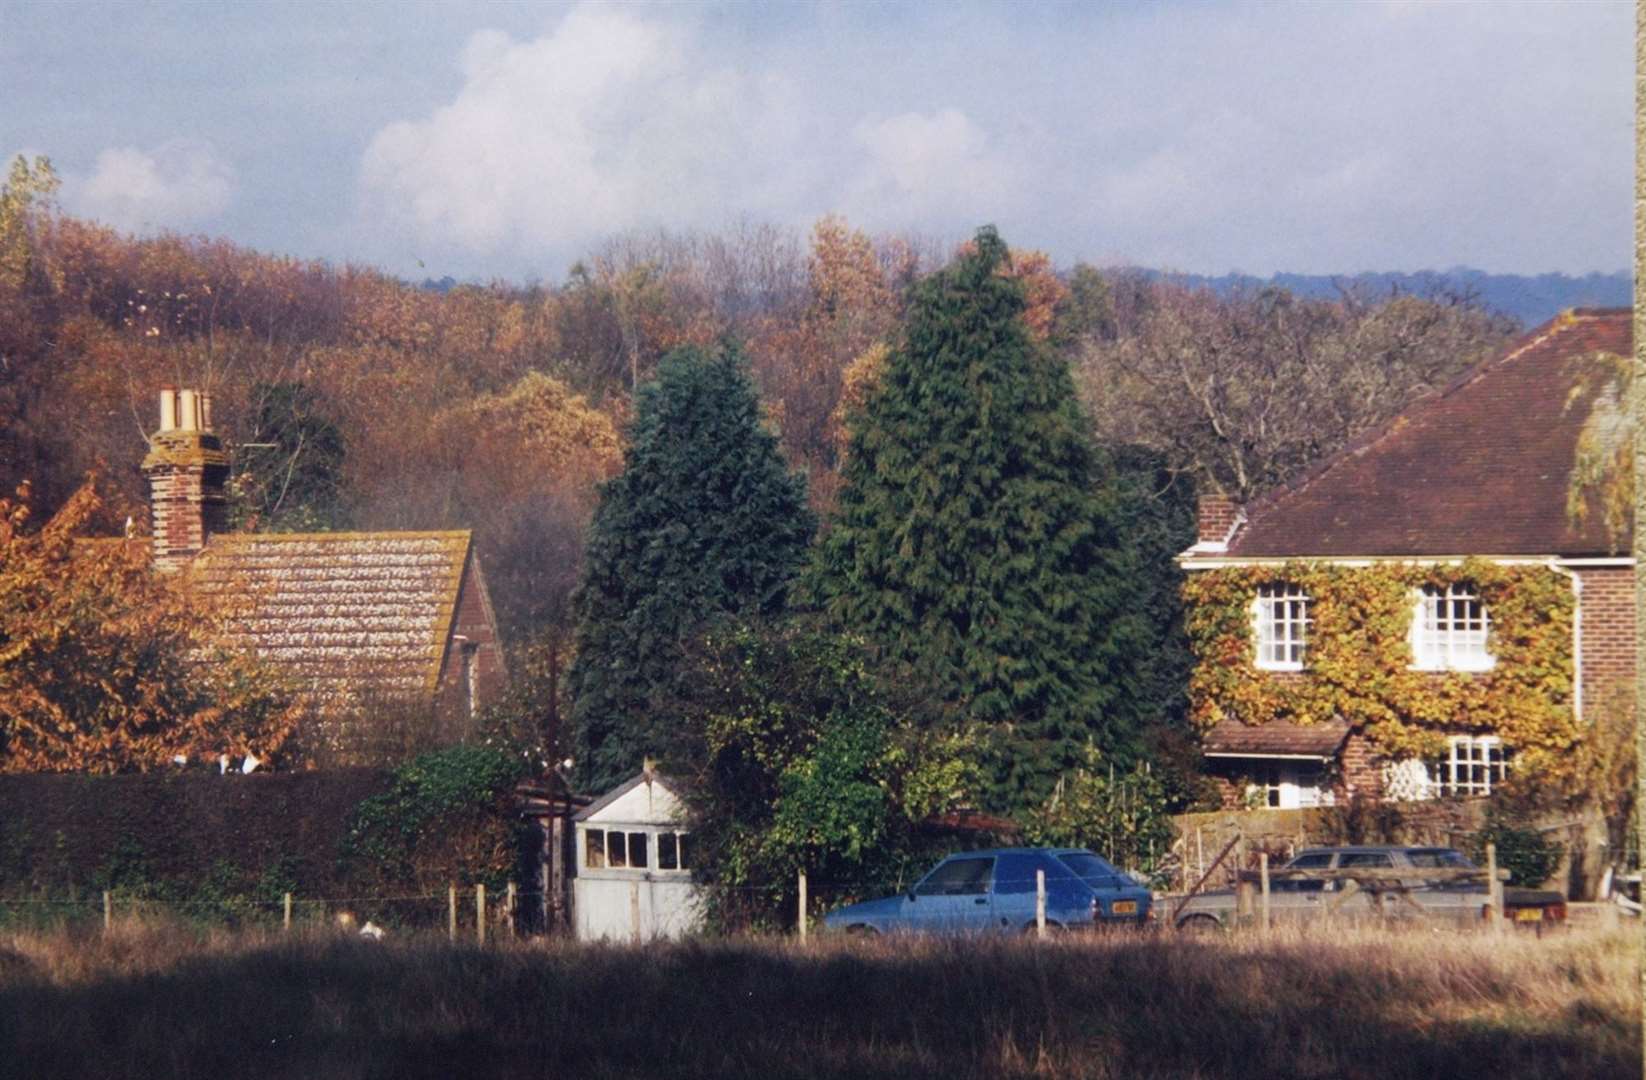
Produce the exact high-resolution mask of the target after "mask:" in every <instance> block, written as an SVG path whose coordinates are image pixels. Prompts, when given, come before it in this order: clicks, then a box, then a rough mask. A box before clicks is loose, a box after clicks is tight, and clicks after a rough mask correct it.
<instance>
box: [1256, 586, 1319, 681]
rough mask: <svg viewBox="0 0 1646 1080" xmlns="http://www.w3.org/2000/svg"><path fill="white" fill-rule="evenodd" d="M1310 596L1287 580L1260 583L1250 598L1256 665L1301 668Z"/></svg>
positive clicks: (1276, 668)
mask: <svg viewBox="0 0 1646 1080" xmlns="http://www.w3.org/2000/svg"><path fill="white" fill-rule="evenodd" d="M1309 604H1310V599H1309V596H1308V594H1307V593H1305V592H1304V591H1303V589H1302V588H1301V587H1300V586H1297V585H1292V584H1289V583H1287V582H1276V583H1274V584H1272V585H1261V586H1259V587H1258V590H1257V599H1256V600H1255V601H1254V602H1253V607H1252V619H1253V622H1254V624H1255V627H1256V637H1257V666H1258V667H1260V668H1265V669H1267V670H1269V671H1302V670H1303V653H1304V650H1305V649H1306V648H1307V647H1308V643H1309V624H1310V622H1311V621H1312V620H1311V619H1310V617H1309Z"/></svg>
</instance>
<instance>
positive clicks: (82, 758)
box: [0, 480, 301, 773]
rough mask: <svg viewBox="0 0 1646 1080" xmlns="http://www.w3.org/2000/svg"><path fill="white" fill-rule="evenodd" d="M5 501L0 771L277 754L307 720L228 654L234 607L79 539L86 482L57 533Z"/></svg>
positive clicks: (129, 555) (131, 766)
mask: <svg viewBox="0 0 1646 1080" xmlns="http://www.w3.org/2000/svg"><path fill="white" fill-rule="evenodd" d="M29 502H30V500H29V491H28V488H27V486H25V487H24V488H22V489H21V490H20V492H19V494H18V497H17V498H16V499H15V500H12V499H4V498H0V772H94V773H109V772H121V771H127V770H135V771H142V770H148V769H156V768H171V767H174V762H175V761H176V759H178V758H181V759H183V760H185V761H188V760H193V761H201V760H206V759H215V758H216V757H217V755H218V754H220V753H233V754H235V755H236V756H237V757H239V756H243V755H245V754H248V753H255V754H257V755H258V756H259V757H261V758H262V759H264V760H268V759H270V758H274V757H276V756H278V755H279V754H280V753H281V751H282V750H283V749H284V748H285V747H286V745H287V743H288V741H289V740H290V739H291V738H292V736H293V734H294V732H295V731H296V729H297V724H298V720H299V718H300V716H301V709H300V706H299V704H298V702H297V699H296V697H295V695H294V694H293V693H291V691H290V688H289V687H287V686H285V685H284V684H283V682H282V680H281V679H280V678H279V677H278V676H277V675H276V674H275V673H274V672H272V671H271V670H270V669H268V668H267V666H266V665H261V664H259V663H257V662H256V661H255V660H253V659H252V658H249V657H246V656H243V655H238V654H234V653H232V652H230V651H228V650H227V649H226V648H225V647H224V642H223V635H222V626H223V624H222V619H223V616H224V615H225V614H226V610H225V604H227V603H229V602H230V601H223V602H218V601H216V600H208V599H206V598H203V597H201V596H200V595H199V594H198V593H197V592H195V591H193V590H191V589H189V588H188V585H187V582H186V580H185V581H183V582H179V581H178V580H174V579H169V578H166V577H164V576H162V575H159V574H156V573H155V572H154V570H153V568H152V567H151V566H150V560H149V554H148V550H147V545H145V544H141V543H137V542H134V541H130V540H123V539H111V540H104V541H98V542H95V543H84V542H81V540H80V534H81V532H82V531H83V529H84V528H85V525H86V523H87V522H88V521H89V520H90V519H91V518H92V517H93V516H95V514H96V513H97V511H98V509H99V507H100V505H101V499H100V496H99V494H98V492H97V489H96V485H95V483H94V481H93V480H87V481H86V482H85V483H84V484H83V485H82V486H81V487H80V489H79V490H78V491H77V492H76V493H75V495H74V496H73V497H72V498H71V499H70V500H69V501H68V502H67V503H66V504H64V505H63V506H62V507H61V508H60V509H59V510H58V511H57V513H56V514H54V515H53V516H52V518H51V519H50V520H49V521H47V522H46V523H45V525H44V526H43V527H42V528H40V529H38V530H32V529H28V528H26V526H27V524H28V518H29V514H30V506H29Z"/></svg>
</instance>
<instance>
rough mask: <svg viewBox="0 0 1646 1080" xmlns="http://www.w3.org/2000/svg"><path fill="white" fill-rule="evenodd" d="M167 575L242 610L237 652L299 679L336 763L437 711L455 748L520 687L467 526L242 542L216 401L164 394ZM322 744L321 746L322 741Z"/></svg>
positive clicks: (158, 470) (151, 455)
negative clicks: (231, 515) (390, 721)
mask: <svg viewBox="0 0 1646 1080" xmlns="http://www.w3.org/2000/svg"><path fill="white" fill-rule="evenodd" d="M143 473H144V476H145V477H147V479H148V482H149V490H150V512H151V513H152V515H153V539H152V541H151V543H152V550H153V557H154V564H155V567H156V568H157V569H159V570H161V571H163V572H176V571H180V570H182V569H184V568H185V567H187V568H189V569H191V571H192V573H193V577H192V579H191V580H192V581H193V582H194V583H195V585H196V587H198V588H199V589H201V590H202V591H205V592H209V593H216V594H220V595H224V596H227V597H232V598H235V599H237V600H238V601H240V603H239V605H238V610H236V611H235V612H234V620H233V625H232V626H231V639H232V642H233V643H235V644H238V645H239V646H241V647H242V648H245V649H246V650H248V651H250V652H252V653H255V654H256V655H258V656H260V657H262V658H263V659H265V660H267V661H269V662H270V663H272V664H274V665H276V666H277V667H279V668H281V669H282V670H284V671H285V672H286V673H288V674H289V675H291V676H292V677H293V679H294V680H295V681H296V682H297V684H298V685H299V686H300V687H301V688H302V689H303V691H304V692H305V693H307V694H308V695H309V696H310V698H311V700H312V702H313V704H314V706H315V713H316V718H317V719H316V723H317V725H319V727H320V728H321V729H322V731H323V732H324V736H325V742H326V743H327V745H326V746H325V747H324V748H323V749H325V750H327V751H329V752H330V753H329V755H328V757H329V759H330V760H333V761H336V762H338V763H348V762H349V761H351V760H371V759H372V758H373V757H375V756H381V754H382V753H383V752H385V751H387V750H389V749H390V747H389V746H387V745H385V744H386V743H396V744H403V743H404V742H405V740H406V733H405V732H404V731H395V732H385V731H383V730H380V727H381V726H382V718H383V717H388V716H391V715H392V716H393V717H394V718H395V720H394V722H395V723H396V724H404V723H405V722H407V716H408V714H424V715H426V717H427V720H428V722H429V723H430V724H431V725H432V727H433V730H432V731H429V732H425V733H423V734H425V735H428V736H432V737H433V738H435V739H436V740H438V741H455V740H457V739H459V738H461V737H463V736H464V735H466V734H468V733H469V731H470V730H471V726H472V721H473V718H474V717H475V715H476V714H477V712H478V711H479V710H480V709H481V708H482V707H484V706H485V705H486V704H487V703H488V702H490V701H492V700H495V699H496V697H497V696H498V695H499V694H500V693H501V692H502V691H503V689H504V688H505V685H506V681H507V678H508V673H507V670H506V668H505V666H504V661H503V651H502V646H501V642H500V640H499V637H498V633H497V623H496V619H495V617H494V616H493V614H492V606H491V598H490V596H489V595H488V593H487V591H486V582H485V578H484V576H483V575H482V573H481V569H480V562H479V559H478V556H477V555H476V553H475V551H474V543H473V538H472V536H471V535H470V534H469V532H468V531H467V530H452V531H447V532H342V533H305V534H282V533H238V534H237V533H229V532H226V531H224V517H225V513H224V512H225V508H226V502H227V500H226V495H225V491H224V483H225V481H226V480H227V478H228V473H229V456H228V454H227V452H226V451H225V450H224V448H223V444H222V441H221V439H219V437H218V436H217V435H216V434H215V433H214V432H213V431H212V430H211V399H210V398H209V397H208V396H206V395H204V394H200V393H197V392H196V391H193V390H181V391H177V390H172V389H169V388H168V389H165V390H162V391H161V392H160V430H159V431H158V432H157V433H156V434H155V435H154V437H153V438H152V439H151V440H150V447H149V452H148V455H147V456H146V457H145V458H144V460H143ZM315 741H316V740H314V739H312V738H311V740H310V742H311V744H312V743H314V742H315Z"/></svg>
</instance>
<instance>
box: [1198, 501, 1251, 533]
mask: <svg viewBox="0 0 1646 1080" xmlns="http://www.w3.org/2000/svg"><path fill="white" fill-rule="evenodd" d="M1239 515H1240V504H1238V503H1236V502H1235V501H1234V500H1233V499H1231V498H1230V497H1229V496H1227V495H1219V494H1211V493H1209V494H1205V495H1202V496H1200V499H1199V501H1198V503H1197V504H1196V507H1195V540H1196V541H1197V542H1198V543H1210V544H1221V543H1223V542H1224V541H1226V540H1228V539H1229V533H1230V531H1231V530H1233V529H1234V526H1235V521H1236V519H1237V518H1238V517H1239Z"/></svg>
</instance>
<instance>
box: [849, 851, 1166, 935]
mask: <svg viewBox="0 0 1646 1080" xmlns="http://www.w3.org/2000/svg"><path fill="white" fill-rule="evenodd" d="M1037 870H1041V871H1045V874H1046V925H1047V926H1048V927H1051V928H1060V929H1061V928H1067V929H1075V928H1086V927H1093V926H1108V925H1131V926H1140V925H1142V924H1143V923H1144V922H1146V921H1147V920H1148V918H1149V901H1150V899H1151V897H1150V894H1149V890H1148V889H1146V888H1144V887H1143V886H1141V885H1139V884H1137V882H1135V881H1133V880H1132V879H1131V878H1130V877H1128V876H1127V875H1125V874H1123V873H1121V872H1120V871H1119V870H1116V869H1115V868H1114V866H1113V865H1111V864H1110V863H1109V862H1108V861H1106V860H1105V859H1103V858H1102V856H1099V855H1094V854H1093V853H1092V852H1090V851H1085V850H1083V849H1080V848H996V849H994V850H990V851H964V852H960V853H959V854H956V855H950V856H949V857H948V858H946V859H944V860H943V861H942V862H940V863H938V864H937V865H936V866H935V867H933V868H932V871H931V873H929V874H927V875H926V876H925V877H923V878H921V879H920V880H919V881H918V882H916V883H915V885H914V886H913V887H912V888H911V889H909V891H908V892H906V893H904V894H903V895H901V896H888V897H886V898H884V899H881V900H868V901H865V902H863V903H861V904H852V905H851V906H849V907H843V908H841V909H840V910H838V911H832V912H830V913H829V914H828V915H825V916H824V917H823V924H824V925H825V926H827V927H829V928H830V929H834V930H845V931H847V932H851V933H859V934H886V933H894V932H911V931H912V932H917V933H930V934H968V933H970V934H986V933H996V934H1015V933H1021V932H1022V931H1025V930H1033V929H1034V926H1035V913H1034V909H1035V871H1037Z"/></svg>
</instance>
